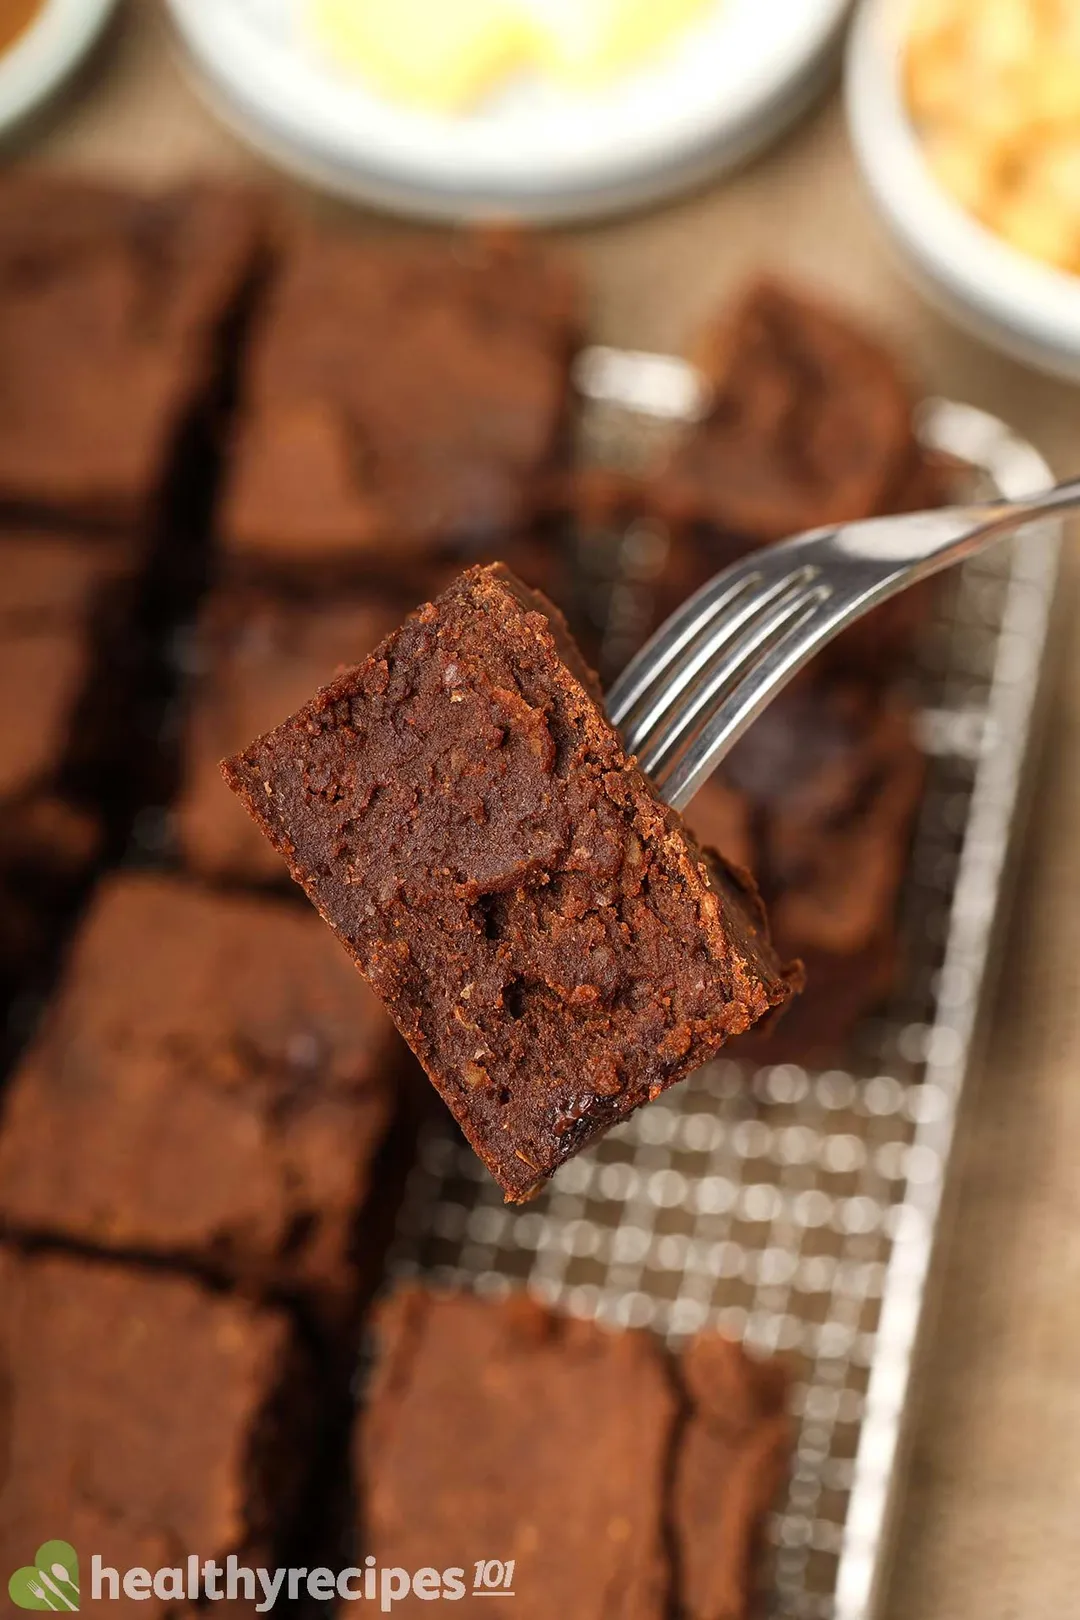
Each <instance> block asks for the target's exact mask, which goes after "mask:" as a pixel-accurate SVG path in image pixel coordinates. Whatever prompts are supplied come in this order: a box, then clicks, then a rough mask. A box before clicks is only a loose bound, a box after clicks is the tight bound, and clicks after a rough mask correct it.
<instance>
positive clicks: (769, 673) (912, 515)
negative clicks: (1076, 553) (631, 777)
mask: <svg viewBox="0 0 1080 1620" xmlns="http://www.w3.org/2000/svg"><path fill="white" fill-rule="evenodd" d="M1074 508H1080V478H1076V479H1071V480H1070V481H1069V482H1068V483H1064V484H1059V485H1057V486H1056V487H1055V488H1053V489H1049V490H1046V491H1044V492H1043V493H1042V494H1039V495H1034V496H1032V497H1031V498H1030V499H1027V500H1021V501H993V502H986V503H983V504H979V505H971V506H953V507H944V508H942V509H940V510H938V511H933V512H909V513H905V514H903V515H901V516H899V517H883V518H869V519H866V520H864V521H862V522H859V523H843V524H839V525H837V526H836V527H835V528H825V529H814V530H811V531H810V532H809V533H807V534H800V535H797V536H795V538H794V539H791V540H783V541H781V542H780V543H779V544H777V545H774V546H768V547H764V548H762V549H761V550H759V551H756V552H754V553H752V554H751V555H750V556H748V557H745V558H743V560H742V561H741V562H737V563H735V564H733V566H732V567H730V568H725V569H724V571H723V573H720V574H717V576H716V578H715V579H713V580H711V581H710V582H709V584H707V585H705V586H703V587H702V589H701V590H699V591H698V592H697V593H696V594H695V595H694V596H692V597H691V598H690V600H689V601H688V602H686V603H685V604H684V605H683V606H682V607H681V608H679V609H678V611H677V612H675V613H673V614H672V615H671V617H670V618H669V619H667V620H666V621H665V622H664V624H662V625H661V626H660V629H659V630H658V631H657V632H656V634H655V635H654V636H653V637H652V638H651V640H650V641H648V642H647V643H646V645H645V646H644V647H643V648H642V650H641V651H640V652H639V653H638V655H637V657H636V658H634V659H633V660H632V661H631V662H630V664H628V665H627V667H626V669H625V670H624V671H623V673H622V674H621V675H620V676H619V679H618V680H617V681H616V682H615V684H614V686H613V687H612V688H611V691H610V692H609V693H608V697H607V708H608V714H609V715H610V717H611V720H612V723H613V724H614V725H615V726H616V727H618V729H619V730H620V731H621V732H622V736H623V743H624V745H625V747H626V750H627V752H628V753H631V754H636V755H637V756H638V762H639V764H640V765H641V767H642V769H643V770H644V771H645V772H646V774H647V775H649V776H650V777H651V778H652V780H653V781H654V782H655V784H656V786H657V788H658V789H659V791H660V794H661V796H662V797H663V798H664V799H665V800H666V801H667V803H668V804H670V805H672V806H673V807H674V808H675V809H676V810H683V809H685V807H686V805H687V804H689V802H690V800H691V799H692V798H693V796H694V794H695V793H696V792H697V790H698V788H699V787H700V786H701V785H702V783H703V782H704V781H705V780H706V779H707V778H708V777H709V776H710V775H711V774H712V772H713V771H714V770H715V769H716V767H717V765H718V764H719V763H720V761H721V760H722V759H723V757H724V755H725V754H726V753H727V752H728V750H729V749H730V748H731V747H732V746H733V744H734V743H736V742H737V741H738V739H739V738H740V737H741V736H742V734H743V732H744V731H745V730H746V728H747V726H748V725H750V723H751V721H752V720H754V719H756V717H757V716H758V715H759V714H760V713H761V711H762V709H764V708H765V706H766V705H767V704H768V703H769V702H770V700H771V699H772V698H773V697H774V696H775V695H776V693H777V692H779V691H780V690H781V688H782V687H784V686H786V685H787V683H788V681H790V680H791V678H792V676H793V675H796V674H797V673H798V671H799V670H800V669H802V668H803V666H804V665H805V664H806V663H808V661H809V660H810V659H811V658H813V656H814V654H815V653H817V652H819V651H820V650H821V648H822V647H824V646H825V644H826V643H827V642H829V641H831V640H832V639H833V637H834V636H837V635H839V633H840V631H841V630H843V629H845V628H846V627H847V626H848V625H849V624H852V623H853V622H854V620H856V619H859V618H861V617H862V615H863V614H864V613H869V612H870V610H871V609H872V608H875V607H877V606H878V605H879V604H880V603H882V602H884V601H887V600H888V598H889V597H891V596H895V595H896V594H897V593H898V592H899V591H903V590H907V589H908V587H909V586H911V585H915V584H917V583H918V582H919V580H923V579H927V578H929V577H930V575H931V574H938V573H941V572H942V570H944V569H946V568H951V567H952V566H953V565H954V564H955V563H959V562H963V561H964V560H965V559H966V558H968V557H974V556H976V555H977V554H978V553H979V552H980V551H983V550H984V549H985V548H986V547H987V546H989V545H991V544H992V543H993V542H994V541H996V540H1000V539H1003V538H1005V537H1006V536H1007V535H1010V534H1013V533H1015V531H1016V530H1018V529H1022V528H1025V527H1026V526H1027V525H1028V524H1030V523H1033V522H1038V521H1040V520H1043V519H1045V518H1046V517H1047V516H1049V515H1050V514H1052V513H1055V512H1067V511H1070V510H1072V509H1074Z"/></svg>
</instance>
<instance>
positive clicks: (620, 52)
mask: <svg viewBox="0 0 1080 1620" xmlns="http://www.w3.org/2000/svg"><path fill="white" fill-rule="evenodd" d="M709 3H710V0H308V4H309V11H308V15H309V19H310V23H311V28H312V31H313V33H314V35H315V37H316V39H317V40H318V43H319V46H320V48H321V49H322V51H323V52H324V53H325V54H326V55H327V56H328V57H329V58H330V59H331V60H332V61H333V62H334V63H335V64H336V65H337V66H338V67H339V68H342V69H344V70H345V71H346V72H349V73H354V74H356V75H357V76H358V77H360V78H363V79H365V80H366V81H367V82H368V83H369V84H370V85H371V86H372V88H373V89H375V90H377V91H378V92H379V93H380V94H381V95H384V96H386V97H388V98H389V99H390V100H394V101H404V102H410V103H412V104H413V105H416V106H420V107H427V108H429V109H430V110H432V111H434V112H454V111H459V110H461V109H463V108H467V107H469V106H472V105H474V104H475V103H476V102H477V101H479V100H481V99H482V97H483V96H484V95H486V94H488V93H489V92H490V91H491V90H493V89H495V88H497V87H498V86H499V85H500V84H501V83H503V82H504V81H505V80H506V79H507V78H509V77H511V76H512V75H513V74H515V73H518V72H524V71H528V70H530V69H532V70H534V71H539V72H541V73H543V74H545V75H546V76H547V77H549V78H551V79H554V80H557V81H559V82H561V83H564V84H567V85H570V86H572V87H574V88H577V89H588V88H591V87H593V86H595V85H597V84H601V83H603V82H604V81H605V80H608V79H610V78H612V77H614V76H615V75H616V74H618V73H620V72H622V71H624V70H625V69H626V68H629V67H632V66H634V65H635V63H637V62H639V61H641V60H642V59H643V58H646V57H648V56H649V55H651V54H653V53H654V52H655V51H657V50H659V49H660V47H661V46H663V45H664V44H665V43H666V42H667V41H668V40H669V39H670V38H671V37H672V36H673V35H675V34H677V33H678V32H679V31H680V30H681V29H682V28H683V26H684V25H685V24H686V23H688V22H689V21H690V20H691V19H692V18H693V17H694V16H695V15H696V14H697V13H699V12H701V11H702V10H703V9H704V8H705V7H706V6H707V5H708V4H709Z"/></svg>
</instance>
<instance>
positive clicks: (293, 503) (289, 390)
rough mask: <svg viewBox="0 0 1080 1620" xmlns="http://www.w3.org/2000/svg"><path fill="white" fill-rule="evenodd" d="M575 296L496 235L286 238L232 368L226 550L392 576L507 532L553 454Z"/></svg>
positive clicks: (333, 570) (236, 555)
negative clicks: (244, 348) (239, 391)
mask: <svg viewBox="0 0 1080 1620" xmlns="http://www.w3.org/2000/svg"><path fill="white" fill-rule="evenodd" d="M577 305H578V299H577V292H576V288H575V286H574V284H573V282H572V281H571V280H570V279H569V277H568V276H567V275H566V273H565V272H564V271H563V270H562V269H561V268H559V267H558V266H556V265H554V264H552V263H551V262H549V261H548V260H547V259H544V258H541V257H540V256H539V255H537V254H535V253H534V252H533V251H532V250H531V249H529V248H527V247H525V246H524V245H523V244H521V243H518V242H513V241H510V240H496V239H493V238H484V237H462V238H460V239H459V240H458V241H456V242H455V243H453V244H452V245H446V246H440V245H437V244H433V243H425V244H424V245H423V246H422V247H413V246H406V247H401V246H398V247H392V248H391V247H385V246H372V245H370V244H361V243H358V242H355V241H350V240H347V239H345V238H343V237H342V238H338V239H332V238H328V237H325V236H318V237H316V236H308V237H300V238H298V239H297V240H296V242H295V243H294V245H293V247H292V249H291V251H290V252H289V253H288V254H287V256H286V258H285V261H284V264H283V266H282V268H281V270H280V273H279V275H278V276H277V279H276V281H275V282H274V284H273V286H272V288H271V291H270V295H269V297H268V299H267V302H266V305H265V308H264V309H263V312H262V316H261V320H260V321H259V324H258V327H257V330H256V334H255V337H254V341H253V345H252V350H251V355H250V359H249V364H248V368H247V378H246V389H245V398H244V403H243V409H242V412H241V420H240V426H239V431H238V435H237V442H236V455H235V461H234V465H233V469H232V478H231V482H230V484H229V487H228V490H227V493H226V498H225V503H224V517H223V524H224V530H225V544H226V555H227V559H228V561H229V562H230V563H231V564H232V565H233V566H234V567H236V568H239V569H241V570H242V571H245V572H251V571H254V572H255V573H264V574H269V575H273V576H281V575H284V576H285V577H292V578H295V577H300V578H302V579H304V580H310V579H311V577H312V575H313V574H314V573H316V572H318V573H319V574H321V575H322V576H323V577H324V578H326V577H330V578H340V577H342V576H343V575H348V574H350V573H356V572H359V573H361V574H363V573H376V574H382V575H390V576H391V577H393V578H394V579H395V580H400V579H401V577H402V576H403V572H404V571H407V570H410V569H412V570H415V566H416V563H417V561H418V559H421V558H431V557H432V556H435V555H438V554H439V553H440V552H442V553H445V552H446V551H447V550H448V549H449V550H451V551H453V552H456V551H457V550H459V549H460V548H466V549H467V548H469V547H479V548H481V549H483V548H485V547H489V546H490V544H491V542H492V540H493V539H495V538H497V537H502V536H504V535H506V534H512V533H514V532H515V531H516V530H517V529H518V528H519V527H520V526H521V525H522V524H523V523H524V522H525V521H526V520H527V519H528V518H529V516H530V514H531V513H532V512H533V510H534V509H535V507H536V506H537V504H538V503H539V502H540V496H541V484H542V480H543V477H544V475H545V474H546V473H547V471H548V470H549V469H550V467H551V466H552V464H553V463H554V462H555V461H556V459H557V458H558V456H559V453H560V449H561V444H562V439H563V434H564V429H565V426H566V417H567V410H568V404H569V368H570V360H571V358H572V353H573V349H574V344H575V339H576V333H577V328H578V310H577ZM412 577H415V572H414V573H413V575H412Z"/></svg>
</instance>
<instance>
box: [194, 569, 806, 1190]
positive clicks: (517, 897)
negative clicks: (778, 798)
mask: <svg viewBox="0 0 1080 1620" xmlns="http://www.w3.org/2000/svg"><path fill="white" fill-rule="evenodd" d="M583 683H585V684H583ZM598 697H599V693H598V691H597V690H595V688H594V683H593V678H592V677H591V675H590V673H589V671H588V670H587V669H586V668H585V666H584V664H583V663H582V661H581V659H580V655H579V654H578V653H577V650H576V648H575V647H574V645H573V643H572V642H571V641H570V639H569V636H568V634H567V632H566V627H565V624H564V623H563V622H562V621H561V620H560V618H559V617H558V615H557V614H556V612H555V609H553V608H551V605H550V604H549V603H547V602H546V601H545V599H544V598H543V597H539V596H537V595H535V594H534V593H532V592H530V591H528V590H527V589H526V588H525V587H524V586H522V585H521V584H520V583H519V582H518V581H516V580H515V579H514V577H513V576H512V575H511V574H509V573H508V572H507V571H506V570H505V569H502V568H499V567H495V568H476V569H471V570H469V572H468V573H466V574H464V575H463V576H462V577H461V579H460V580H459V581H458V582H457V583H456V584H455V585H454V586H452V587H451V589H450V590H449V591H447V592H446V593H445V594H444V595H443V596H442V597H440V599H439V600H438V602H436V603H434V604H430V603H429V604H427V605H426V606H425V607H423V608H421V609H419V610H418V611H417V612H416V613H415V614H413V615H412V617H411V618H410V619H409V620H408V621H407V622H406V623H405V625H403V626H402V628H401V629H400V630H399V631H398V632H397V633H396V634H395V635H393V636H391V637H390V638H389V639H388V640H387V641H385V642H383V643H382V645H381V646H380V647H379V648H377V649H376V651H375V653H373V654H372V656H371V657H370V658H369V659H368V660H367V662H366V663H365V664H362V665H361V666H360V667H359V668H357V669H354V670H351V671H349V672H348V673H347V674H345V675H343V676H341V677H340V678H339V679H338V680H336V681H335V682H333V683H332V684H331V685H330V686H327V687H325V688H324V689H323V690H322V691H321V692H319V693H318V694H317V695H316V696H315V697H314V698H313V699H312V700H311V701H310V702H309V703H308V704H306V705H305V706H304V707H303V708H302V709H300V710H299V711H298V712H297V713H296V714H295V715H294V716H293V717H292V718H291V719H289V720H286V721H285V722H284V723H283V724H282V725H280V726H279V727H278V728H277V730H275V731H273V732H271V733H270V734H269V735H267V736H265V737H262V738H260V739H258V740H257V741H256V742H254V743H253V744H252V745H251V746H250V747H249V748H247V749H246V750H245V751H244V752H243V753H241V754H239V755H237V756H236V757H235V758H234V759H232V760H229V761H227V762H226V764H225V767H224V768H225V772H226V777H227V779H228V781H229V783H230V785H231V786H232V787H234V788H235V790H236V791H237V792H238V793H239V795H240V797H241V798H242V800H243V801H244V803H245V804H246V805H247V807H248V809H249V810H250V811H251V813H252V815H253V816H255V818H256V819H257V820H258V822H259V823H260V825H261V826H262V828H263V830H264V831H265V832H266V834H267V836H268V837H269V838H270V840H271V842H272V843H273V844H274V846H275V848H277V849H278V850H279V851H280V852H281V853H282V854H283V855H284V856H285V858H286V859H287V861H288V862H289V867H290V870H291V872H292V874H293V876H294V877H295V878H296V880H297V881H298V882H299V883H301V884H302V885H303V887H304V889H305V890H306V892H307V894H308V896H309V898H310V899H311V900H312V901H313V903H314V904H315V905H316V906H317V907H318V909H319V911H320V912H321V914H322V916H323V918H324V919H325V920H326V921H327V922H328V923H329V924H330V926H331V927H332V928H333V929H334V931H335V933H336V934H337V935H338V937H339V939H340V940H341V941H342V943H343V944H344V946H345V948H346V950H347V951H348V952H349V954H350V955H351V956H352V957H353V959H354V961H355V962H356V964H357V966H358V967H359V968H360V970H361V971H362V972H363V973H364V974H365V975H366V976H367V977H368V979H369V980H370V982H371V983H372V985H373V986H374V988H375V990H376V991H377V993H378V994H379V995H380V996H381V997H382V999H383V1001H384V1002H385V1003H386V1005H387V1007H388V1008H389V1010H390V1012H391V1014H392V1016H393V1018H394V1020H395V1022H396V1023H397V1025H398V1027H399V1029H400V1030H401V1031H402V1033H403V1034H404V1035H405V1038H406V1039H407V1040H408V1041H409V1043H410V1045H411V1046H412V1048H413V1050H414V1052H415V1053H416V1055H417V1056H418V1057H419V1059H420V1061H421V1063H422V1064H423V1065H424V1067H425V1069H426V1070H427V1072H428V1075H429V1077H430V1078H431V1080H432V1081H433V1083H434V1085H435V1086H436V1089H437V1090H438V1091H439V1093H440V1094H441V1096H442V1097H443V1099H444V1100H445V1102H446V1103H447V1105H448V1106H449V1108H450V1110H451V1112H452V1113H453V1114H454V1117H455V1118H456V1119H457V1121H458V1123H459V1124H460V1125H461V1127H462V1129H463V1130H464V1132H465V1134H466V1136H467V1137H468V1138H469V1140H470V1142H471V1143H472V1144H473V1146H474V1148H475V1149H476V1151H477V1152H478V1153H479V1155H480V1157H481V1158H482V1159H483V1161H484V1163H485V1164H486V1165H487V1166H488V1168H489V1169H490V1170H491V1172H492V1174H493V1175H494V1176H495V1177H496V1179H497V1180H498V1181H499V1183H500V1185H501V1186H502V1187H503V1189H504V1191H505V1192H506V1194H507V1196H508V1197H509V1198H511V1199H521V1198H526V1197H528V1196H529V1195H530V1194H531V1193H532V1192H533V1191H534V1190H535V1189H536V1187H537V1186H538V1185H539V1184H540V1183H541V1182H542V1181H543V1179H544V1178H545V1177H546V1176H548V1175H550V1174H551V1172H552V1171H553V1170H554V1169H555V1168H556V1167H557V1166H558V1165H559V1164H561V1163H562V1162H563V1161H564V1160H565V1159H567V1158H569V1157H570V1155H571V1154H573V1153H576V1152H577V1151H578V1150H579V1149H580V1148H581V1147H583V1146H584V1145H585V1144H586V1143H587V1142H588V1141H590V1140H591V1139H592V1138H594V1137H595V1136H597V1135H598V1134H599V1133H600V1132H602V1131H604V1130H606V1129H607V1128H608V1127H609V1126H611V1125H613V1124H615V1123H616V1122H618V1121H619V1120H622V1119H625V1118H626V1117H627V1115H628V1114H630V1113H631V1112H633V1110H634V1109H636V1108H638V1107H640V1106H641V1104H642V1103H645V1102H647V1101H649V1100H650V1099H651V1098H653V1097H655V1096H657V1095H659V1093H660V1092H662V1091H664V1090H665V1089H666V1088H667V1087H668V1086H670V1085H673V1084H674V1083H675V1081H677V1080H679V1079H681V1078H682V1077H683V1076H684V1075H685V1074H687V1073H688V1072H689V1071H690V1070H691V1069H694V1068H697V1067H698V1066H699V1065H700V1064H702V1063H704V1062H706V1061H707V1060H708V1059H709V1058H710V1057H712V1056H713V1055H714V1054H715V1053H716V1052H717V1051H718V1050H719V1049H720V1047H721V1046H722V1045H723V1044H724V1042H725V1041H726V1040H728V1039H729V1038H730V1037H731V1036H733V1035H738V1034H741V1033H742V1032H743V1031H744V1030H746V1029H748V1028H749V1027H750V1025H751V1024H753V1023H754V1022H755V1021H756V1020H757V1019H758V1018H760V1017H762V1016H763V1015H764V1014H765V1013H766V1012H767V1011H768V1010H769V1009H770V1008H771V1007H775V1006H779V1005H780V1004H782V1003H783V1002H784V1001H786V1000H787V998H788V996H789V995H790V993H791V984H790V982H789V980H788V978H787V977H786V976H785V973H784V970H783V969H782V968H781V966H780V963H779V961H778V960H777V958H776V956H775V955H774V953H773V951H772V949H771V946H770V944H769V941H768V935H767V932H766V929H765V923H764V917H763V913H762V912H761V911H760V910H759V908H758V903H757V900H756V895H755V894H754V892H753V891H752V889H751V888H750V887H748V882H749V880H747V879H745V878H743V877H741V876H739V875H737V874H735V873H734V872H732V871H729V870H727V869H726V868H725V867H724V866H723V865H722V863H714V864H713V865H711V866H710V865H708V864H707V863H706V862H705V860H704V859H703V857H702V855H701V853H700V851H699V850H698V849H697V848H696V846H695V845H694V844H693V843H692V842H691V841H690V839H689V838H688V835H687V834H686V832H685V830H684V828H683V826H682V823H681V822H680V820H679V818H678V817H677V816H676V815H674V814H673V813H672V812H671V811H669V810H668V809H666V807H665V806H663V805H662V804H661V803H660V802H659V800H658V799H657V797H656V795H655V793H654V792H653V790H652V788H651V787H650V785H649V783H648V782H647V781H646V779H645V777H644V776H643V775H642V773H641V771H640V770H639V769H638V768H637V765H636V763H635V762H634V761H633V760H631V759H628V758H627V756H626V755H625V754H624V753H623V751H622V748H621V745H620V743H619V740H618V737H617V736H616V733H615V732H614V730H613V729H612V727H611V726H610V725H609V723H608V721H607V720H606V718H605V717H604V715H603V713H602V711H601V709H600V706H599V702H598Z"/></svg>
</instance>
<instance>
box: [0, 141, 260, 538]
mask: <svg viewBox="0 0 1080 1620" xmlns="http://www.w3.org/2000/svg"><path fill="white" fill-rule="evenodd" d="M257 241H258V227H257V223H256V215H255V212H254V209H253V206H252V204H251V202H250V200H249V199H248V198H246V197H245V196H243V195H242V194H240V193H237V192H230V191H227V190H220V189H215V188H213V187H208V186H199V185H192V186H187V187H183V188H180V189H177V190H175V191H171V192H167V193H164V194H158V195H154V196H149V195H140V194H138V193H136V192H129V191H125V190H122V189H120V188H117V187H114V186H111V185H105V184H101V183H98V182H95V181H90V180H83V179H74V178H60V177H57V176H51V175H45V174H43V173H30V172H22V173H17V174H15V175H13V176H11V177H9V178H7V179H5V180H4V182H3V184H2V185H0V375H2V376H3V379H4V386H3V390H2V391H0V506H8V507H14V508H17V509H23V510H31V511H34V512H36V513H42V514H48V515H50V516H52V517H56V518H61V519H63V520H65V521H74V522H79V523H88V524H95V525H96V524H104V525H108V526H124V527H127V526H134V525H137V524H138V523H139V522H140V521H141V520H142V519H143V518H144V517H145V515H146V513H147V511H148V509H149V507H150V506H151V504H152V502H153V500H154V499H155V497H156V496H157V494H158V493H159V490H160V488H161V485H162V483H163V480H164V476H165V472H166V468H167V465H168V462H169V458H170V455H171V452H172V450H173V447H174V444H175V441H176V436H177V432H178V430H179V428H180V426H181V425H182V423H183V422H184V420H185V418H186V417H187V415H188V413H189V411H190V409H191V407H192V405H193V404H194V402H195V401H196V399H197V398H198V396H199V395H200V393H201V392H202V391H203V390H204V389H205V386H206V384H207V382H208V380H209V378H210V376H211V375H212V372H213V370H214V365H215V354H214V350H215V346H216V338H217V336H218V334H219V331H220V329H221V326H222V323H223V321H224V320H225V318H226V317H227V315H228V314H229V313H230V311H231V309H232V307H233V306H234V305H235V303H236V300H237V297H238V295H239V292H240V290H241V288H242V286H243V284H244V283H245V281H246V280H247V278H248V277H249V275H250V273H251V270H252V266H253V262H254V258H255V254H256V248H257Z"/></svg>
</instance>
